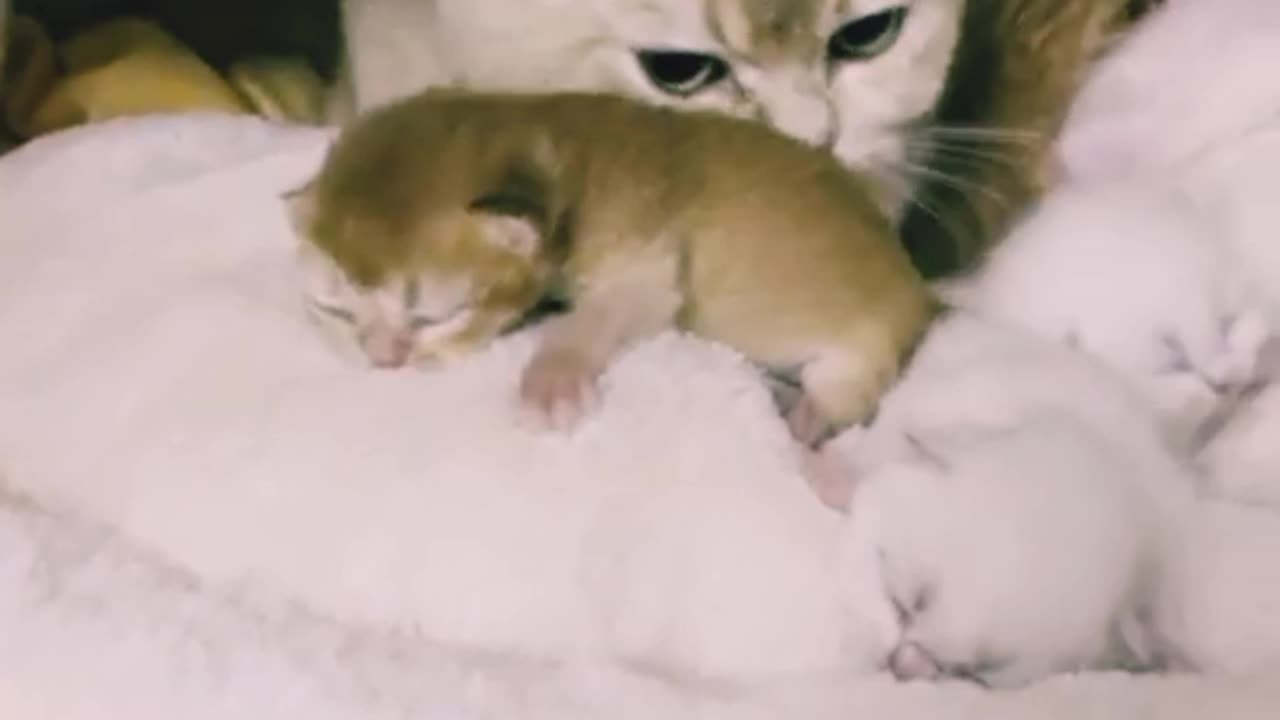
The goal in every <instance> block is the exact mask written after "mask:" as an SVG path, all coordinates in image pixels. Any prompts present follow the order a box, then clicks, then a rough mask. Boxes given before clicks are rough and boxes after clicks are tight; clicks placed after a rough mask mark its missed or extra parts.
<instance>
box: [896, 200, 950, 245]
mask: <svg viewBox="0 0 1280 720" xmlns="http://www.w3.org/2000/svg"><path fill="white" fill-rule="evenodd" d="M906 202H907V203H908V204H910V205H912V206H914V207H916V208H919V209H920V212H922V213H924V214H925V215H927V216H928V217H929V219H930V220H933V225H934V227H935V228H937V229H938V231H939V232H940V233H941V234H942V236H943V238H942V239H944V240H946V241H948V242H949V243H952V244H954V243H956V242H957V241H958V240H959V238H960V237H962V235H961V234H960V233H959V232H958V231H957V229H956V224H955V222H954V219H952V218H951V217H950V216H949V215H947V214H946V213H943V212H941V211H939V210H938V208H937V207H935V206H934V205H933V204H932V203H930V202H929V201H928V200H926V199H925V197H924V196H923V195H920V194H918V193H912V194H911V195H909V196H908V197H907V199H906Z"/></svg>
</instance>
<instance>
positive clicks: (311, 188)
mask: <svg viewBox="0 0 1280 720" xmlns="http://www.w3.org/2000/svg"><path fill="white" fill-rule="evenodd" d="M280 199H281V200H283V201H284V206H285V212H286V213H287V214H288V216H289V224H290V225H291V226H293V231H294V232H295V233H297V235H298V237H306V236H308V235H310V234H311V228H312V227H313V226H314V224H315V219H316V209H317V207H318V205H319V203H318V202H317V201H316V192H315V181H314V180H312V181H311V182H308V183H307V184H306V185H303V186H302V187H300V188H295V189H293V190H289V191H288V192H286V193H284V194H283V195H281V196H280Z"/></svg>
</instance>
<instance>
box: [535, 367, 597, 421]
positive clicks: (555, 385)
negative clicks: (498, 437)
mask: <svg viewBox="0 0 1280 720" xmlns="http://www.w3.org/2000/svg"><path fill="white" fill-rule="evenodd" d="M599 376H600V370H599V368H598V367H597V366H596V365H595V364H594V363H592V362H590V361H589V360H588V359H587V358H586V357H584V356H583V355H581V354H580V353H575V352H571V351H563V350H561V351H540V352H538V353H537V354H536V355H534V357H533V360H531V361H530V362H529V365H528V366H527V367H525V369H524V376H523V377H522V378H521V380H520V404H521V408H522V412H521V415H522V417H523V419H524V420H525V422H526V424H528V425H531V426H533V427H535V428H538V429H549V430H556V431H561V432H563V431H567V430H570V429H572V428H573V427H574V426H575V425H576V424H577V423H578V422H579V421H580V420H581V419H582V418H583V417H585V416H586V415H588V414H590V413H591V412H592V411H594V410H595V408H596V406H597V405H598V404H599V401H600V393H599V389H598V388H597V385H596V383H597V380H598V378H599Z"/></svg>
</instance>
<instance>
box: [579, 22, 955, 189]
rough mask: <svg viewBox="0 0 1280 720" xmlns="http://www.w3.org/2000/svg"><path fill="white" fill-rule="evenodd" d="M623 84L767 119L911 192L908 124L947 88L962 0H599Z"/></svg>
mask: <svg viewBox="0 0 1280 720" xmlns="http://www.w3.org/2000/svg"><path fill="white" fill-rule="evenodd" d="M597 5H598V7H597V12H598V13H599V14H600V15H601V18H602V22H603V23H604V24H605V25H606V26H607V27H608V32H609V33H610V34H611V35H612V37H610V38H609V42H607V43H604V47H607V48H608V50H599V49H597V50H596V51H595V52H608V53H610V54H613V59H612V60H610V61H609V62H610V63H612V64H613V66H614V67H615V69H617V70H619V71H620V77H617V78H616V82H617V84H619V85H621V86H622V87H620V88H619V89H622V90H625V91H626V92H628V93H629V94H632V95H637V96H640V97H643V98H646V99H649V100H650V101H652V102H657V103H663V104H673V105H682V106H689V107H698V108H714V109H720V110H723V111H725V112H729V113H731V114H734V115H739V116H746V117H755V118H759V119H761V120H764V121H766V122H768V123H770V124H771V125H773V126H774V127H776V128H777V129H779V130H780V131H782V132H784V133H786V134H788V135H792V136H794V137H797V138H799V139H801V140H804V141H806V142H809V143H811V144H814V145H820V146H825V147H831V148H832V149H834V151H835V153H836V155H837V156H839V157H840V158H841V159H842V160H843V161H845V162H846V163H848V164H849V165H851V166H854V167H857V168H859V169H863V170H866V171H869V172H870V173H871V174H872V175H873V176H874V177H876V178H877V179H878V180H879V181H880V183H881V186H882V187H883V193H884V195H885V197H886V198H891V201H887V202H888V204H897V203H899V202H901V201H902V200H903V199H904V198H905V193H906V185H905V182H904V180H903V179H902V172H901V171H902V163H903V161H904V160H905V159H906V158H907V144H908V133H909V132H911V130H912V126H913V124H914V123H916V121H918V120H921V119H924V118H926V117H927V116H928V115H929V113H930V112H931V111H932V109H933V108H934V106H935V105H936V104H937V101H938V98H939V96H940V95H941V93H942V89H943V85H944V82H945V80H946V76H947V72H948V70H949V68H950V65H951V59H952V56H953V54H954V52H955V48H956V44H957V42H958V39H959V34H960V25H961V21H962V16H963V13H964V7H965V2H964V0H791V1H790V2H778V1H776V0H700V1H695V2H690V1H689V0H628V1H626V2H609V3H597Z"/></svg>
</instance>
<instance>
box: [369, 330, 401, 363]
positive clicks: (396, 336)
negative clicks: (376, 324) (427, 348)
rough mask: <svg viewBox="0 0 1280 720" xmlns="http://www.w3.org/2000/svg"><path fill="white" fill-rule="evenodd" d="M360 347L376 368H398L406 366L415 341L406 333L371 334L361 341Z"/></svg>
mask: <svg viewBox="0 0 1280 720" xmlns="http://www.w3.org/2000/svg"><path fill="white" fill-rule="evenodd" d="M360 345H361V347H362V348H363V349H364V352H365V355H367V356H368V357H369V362H371V363H373V366H374V367H379V368H398V367H402V366H404V364H405V363H406V362H408V360H409V354H410V353H411V352H412V351H413V339H412V338H411V337H409V336H408V335H405V334H404V333H396V332H377V331H375V332H370V333H366V334H365V335H364V336H363V337H362V338H361V339H360Z"/></svg>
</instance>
